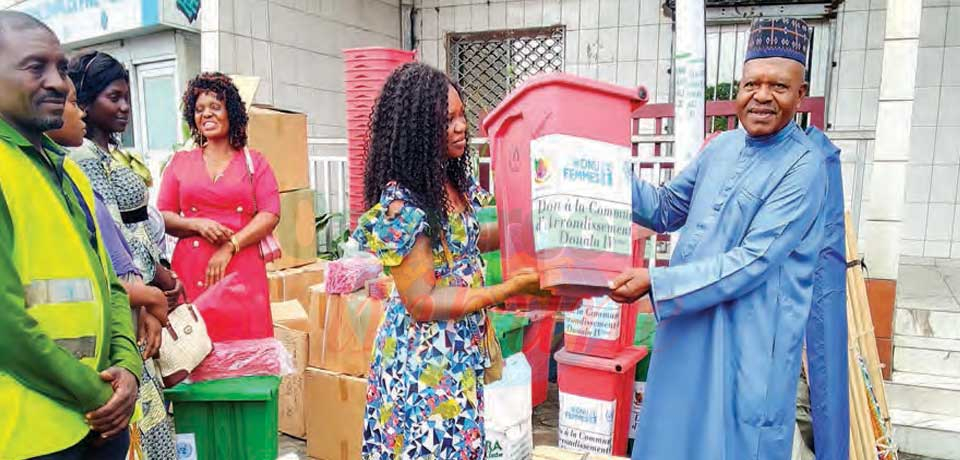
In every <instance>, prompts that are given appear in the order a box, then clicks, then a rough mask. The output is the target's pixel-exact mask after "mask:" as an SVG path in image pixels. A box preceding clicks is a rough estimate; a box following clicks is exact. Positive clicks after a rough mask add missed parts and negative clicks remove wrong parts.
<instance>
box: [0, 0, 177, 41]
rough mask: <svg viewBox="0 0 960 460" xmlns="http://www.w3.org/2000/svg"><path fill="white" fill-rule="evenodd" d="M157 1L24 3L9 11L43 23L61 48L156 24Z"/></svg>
mask: <svg viewBox="0 0 960 460" xmlns="http://www.w3.org/2000/svg"><path fill="white" fill-rule="evenodd" d="M159 2H160V0H27V1H25V2H23V3H20V4H18V5H16V6H14V7H13V8H12V9H14V10H17V11H22V12H24V13H27V14H30V15H32V16H34V17H36V18H37V19H40V20H41V21H43V22H44V23H46V24H47V25H48V26H49V27H50V28H51V29H53V31H54V32H55V33H56V34H57V36H58V37H60V41H61V42H62V43H64V44H69V43H76V42H82V41H86V40H91V39H95V38H99V37H104V36H109V35H118V34H125V33H129V32H133V31H136V30H138V29H142V28H145V27H150V26H154V25H157V24H159V23H160V4H159Z"/></svg>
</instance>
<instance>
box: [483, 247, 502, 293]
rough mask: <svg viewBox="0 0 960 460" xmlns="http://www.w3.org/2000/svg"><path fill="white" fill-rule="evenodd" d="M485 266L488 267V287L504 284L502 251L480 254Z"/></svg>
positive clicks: (486, 277)
mask: <svg viewBox="0 0 960 460" xmlns="http://www.w3.org/2000/svg"><path fill="white" fill-rule="evenodd" d="M480 257H482V258H483V262H484V264H486V266H487V270H486V276H485V277H484V278H485V279H486V281H487V286H492V285H494V284H500V283H502V282H503V273H502V272H501V270H502V268H501V265H500V251H493V252H485V253H483V254H480Z"/></svg>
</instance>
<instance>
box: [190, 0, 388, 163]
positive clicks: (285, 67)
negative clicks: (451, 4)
mask: <svg viewBox="0 0 960 460" xmlns="http://www.w3.org/2000/svg"><path fill="white" fill-rule="evenodd" d="M214 4H216V5H217V6H216V7H215V8H213V7H212V5H214ZM204 9H207V10H209V9H215V10H217V12H216V15H215V17H214V18H213V19H211V20H208V21H207V22H209V23H208V24H205V25H204V27H203V28H202V35H203V40H204V41H205V42H207V43H210V42H214V43H216V44H217V46H215V47H212V48H213V49H214V50H216V53H215V54H214V55H209V54H208V55H205V56H204V58H203V60H204V68H205V69H206V70H209V69H211V68H213V69H217V70H219V71H221V72H225V73H239V74H245V75H256V76H259V77H260V78H262V81H261V84H260V90H259V92H258V93H257V97H256V100H255V102H257V103H266V104H272V105H275V106H277V107H280V108H283V109H289V110H296V111H301V112H304V113H306V114H307V116H308V118H307V120H308V125H309V126H308V128H309V135H310V137H315V138H344V137H346V133H345V124H346V116H345V113H346V101H345V97H344V88H343V75H344V74H343V59H342V56H341V50H342V49H344V48H353V47H362V46H390V47H395V48H399V47H401V31H400V12H399V7H398V2H396V1H390V0H209V1H206V2H205V3H204ZM207 43H205V44H204V45H205V46H204V50H207V49H210V48H211V47H210V46H209V45H208V44H207ZM311 148H312V149H313V150H317V149H319V148H320V146H311ZM340 150H344V149H340ZM315 153H316V152H315ZM336 153H338V154H346V152H345V151H344V152H339V151H338V152H336Z"/></svg>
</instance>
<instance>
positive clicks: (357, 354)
mask: <svg viewBox="0 0 960 460" xmlns="http://www.w3.org/2000/svg"><path fill="white" fill-rule="evenodd" d="M325 297H326V298H325V302H324V303H323V305H317V306H315V307H314V306H311V309H310V314H311V317H310V328H311V329H310V332H311V335H310V353H311V354H310V366H312V367H318V368H321V369H326V370H329V371H333V372H339V373H342V374H347V375H353V376H358V377H361V376H366V375H367V373H368V372H369V370H370V360H371V357H372V355H373V344H374V340H375V339H376V336H377V329H379V327H380V322H381V321H382V320H383V302H382V301H380V300H377V299H371V298H370V297H368V296H367V294H366V291H365V290H361V291H358V292H354V293H351V294H327V295H326V296H325ZM318 302H319V299H318Z"/></svg>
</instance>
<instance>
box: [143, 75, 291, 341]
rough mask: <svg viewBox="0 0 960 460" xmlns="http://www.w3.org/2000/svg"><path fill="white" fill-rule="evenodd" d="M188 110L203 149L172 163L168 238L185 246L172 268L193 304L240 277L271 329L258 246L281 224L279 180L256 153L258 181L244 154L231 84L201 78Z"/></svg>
mask: <svg viewBox="0 0 960 460" xmlns="http://www.w3.org/2000/svg"><path fill="white" fill-rule="evenodd" d="M183 107H184V109H183V117H184V119H185V120H186V122H187V124H188V125H189V127H190V131H191V133H192V135H193V138H194V141H195V142H196V145H199V146H200V147H198V148H196V149H194V150H191V151H184V152H177V153H176V154H175V155H174V156H173V159H171V160H170V163H169V164H168V165H167V168H166V171H164V174H163V182H162V183H161V185H160V194H159V197H158V199H157V207H158V208H159V209H160V210H161V211H162V212H163V217H164V221H165V222H166V226H167V233H169V234H170V235H173V236H175V237H177V238H179V239H180V240H179V242H177V247H176V249H175V250H174V253H173V262H172V263H173V268H174V270H175V271H176V272H177V273H178V274H179V275H180V278H181V279H182V280H183V282H184V285H185V288H186V293H187V297H188V299H189V300H190V301H194V300H195V299H196V298H197V296H199V295H200V294H201V293H203V292H204V291H205V290H206V289H207V288H208V287H210V286H212V285H214V284H216V283H217V282H219V281H220V280H222V279H223V278H224V277H226V276H227V275H229V274H232V273H237V275H238V277H239V280H238V281H239V283H237V285H238V286H239V285H242V286H245V288H246V290H245V294H244V301H245V302H244V303H245V304H247V305H244V309H243V310H244V313H245V314H246V315H255V316H259V315H264V317H263V318H257V319H256V320H255V322H256V323H262V322H263V321H264V320H266V321H267V324H269V321H270V303H269V293H268V287H267V272H266V267H265V263H264V260H263V257H262V255H261V253H260V248H259V243H260V241H261V240H262V239H263V238H264V237H266V236H267V235H269V234H271V233H272V232H273V229H274V227H276V225H277V222H278V221H279V215H280V194H279V192H278V188H277V179H276V177H275V176H274V174H273V170H272V169H271V168H270V165H269V164H267V161H266V159H264V158H263V157H262V156H261V155H260V154H259V153H258V152H255V151H252V150H250V151H249V155H250V157H251V158H250V159H251V160H252V167H253V173H252V176H251V173H250V170H249V169H248V166H247V161H246V154H245V151H246V150H247V149H246V144H247V131H246V129H247V112H246V108H245V107H244V105H243V101H242V100H241V99H240V94H239V92H238V91H237V88H236V86H234V84H233V81H232V80H231V79H230V78H229V77H227V76H225V75H223V74H220V73H204V74H201V75H199V76H198V77H197V78H195V79H194V80H192V81H191V82H190V84H189V87H188V88H187V91H186V93H185V94H184V96H183ZM255 316H250V317H251V318H254V317H255ZM237 319H238V320H239V318H237ZM208 322H209V319H208ZM238 322H239V323H242V321H238ZM238 326H239V324H238ZM237 329H238V330H236V331H235V332H236V334H237V338H248V337H244V336H243V334H244V331H243V330H242V329H243V327H242V326H240V327H237Z"/></svg>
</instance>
